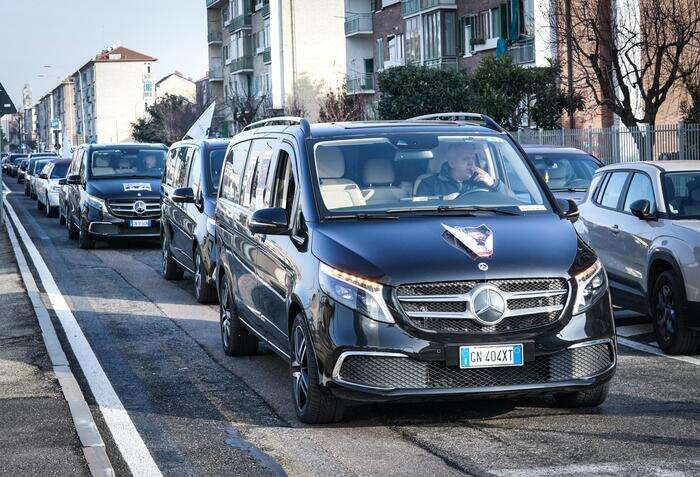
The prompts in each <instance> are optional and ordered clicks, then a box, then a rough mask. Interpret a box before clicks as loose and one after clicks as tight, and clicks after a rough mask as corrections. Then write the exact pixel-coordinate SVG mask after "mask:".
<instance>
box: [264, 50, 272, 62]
mask: <svg viewBox="0 0 700 477" xmlns="http://www.w3.org/2000/svg"><path fill="white" fill-rule="evenodd" d="M263 63H265V64H268V63H272V51H271V50H270V48H265V50H264V51H263Z"/></svg>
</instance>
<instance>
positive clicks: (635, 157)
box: [516, 123, 700, 164]
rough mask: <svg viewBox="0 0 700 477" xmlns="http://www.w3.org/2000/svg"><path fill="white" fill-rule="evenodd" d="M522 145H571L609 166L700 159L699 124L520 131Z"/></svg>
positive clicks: (519, 138)
mask: <svg viewBox="0 0 700 477" xmlns="http://www.w3.org/2000/svg"><path fill="white" fill-rule="evenodd" d="M516 136H517V139H518V142H520V143H521V144H549V145H555V146H569V147H575V148H578V149H582V150H584V151H586V152H589V153H590V154H593V155H594V156H596V157H597V158H598V159H600V160H601V161H603V162H604V163H606V164H612V163H616V162H632V161H649V160H669V159H673V160H675V159H693V160H700V124H684V123H678V124H673V125H657V126H653V127H652V126H642V127H639V128H630V129H628V128H624V127H613V128H587V129H557V130H550V131H542V130H530V129H524V130H521V131H518V132H517V134H516Z"/></svg>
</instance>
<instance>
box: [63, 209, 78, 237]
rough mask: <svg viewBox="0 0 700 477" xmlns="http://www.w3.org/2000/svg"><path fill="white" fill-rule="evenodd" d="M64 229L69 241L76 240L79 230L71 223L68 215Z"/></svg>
mask: <svg viewBox="0 0 700 477" xmlns="http://www.w3.org/2000/svg"><path fill="white" fill-rule="evenodd" d="M66 228H67V229H68V238H69V239H70V240H77V239H78V235H79V232H80V230H79V229H78V227H76V226H75V224H74V223H73V218H72V217H71V214H70V213H68V215H67V216H66Z"/></svg>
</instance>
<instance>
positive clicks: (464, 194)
mask: <svg viewBox="0 0 700 477" xmlns="http://www.w3.org/2000/svg"><path fill="white" fill-rule="evenodd" d="M477 192H493V189H489V188H488V187H477V188H476V189H470V190H466V191H464V192H462V193H461V194H459V195H458V196H457V197H455V199H461V198H462V197H466V196H468V195H470V194H476V193H477Z"/></svg>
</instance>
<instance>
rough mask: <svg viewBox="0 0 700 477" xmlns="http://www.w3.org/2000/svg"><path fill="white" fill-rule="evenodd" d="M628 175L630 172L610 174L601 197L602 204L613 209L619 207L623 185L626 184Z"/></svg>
mask: <svg viewBox="0 0 700 477" xmlns="http://www.w3.org/2000/svg"><path fill="white" fill-rule="evenodd" d="M628 175H629V173H628V172H613V173H612V174H610V179H608V184H607V185H606V186H605V190H604V191H603V195H602V197H601V199H600V205H602V206H603V207H610V208H613V209H615V208H617V203H618V201H619V200H620V195H622V187H623V186H624V185H625V181H626V180H627V176H628Z"/></svg>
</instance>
